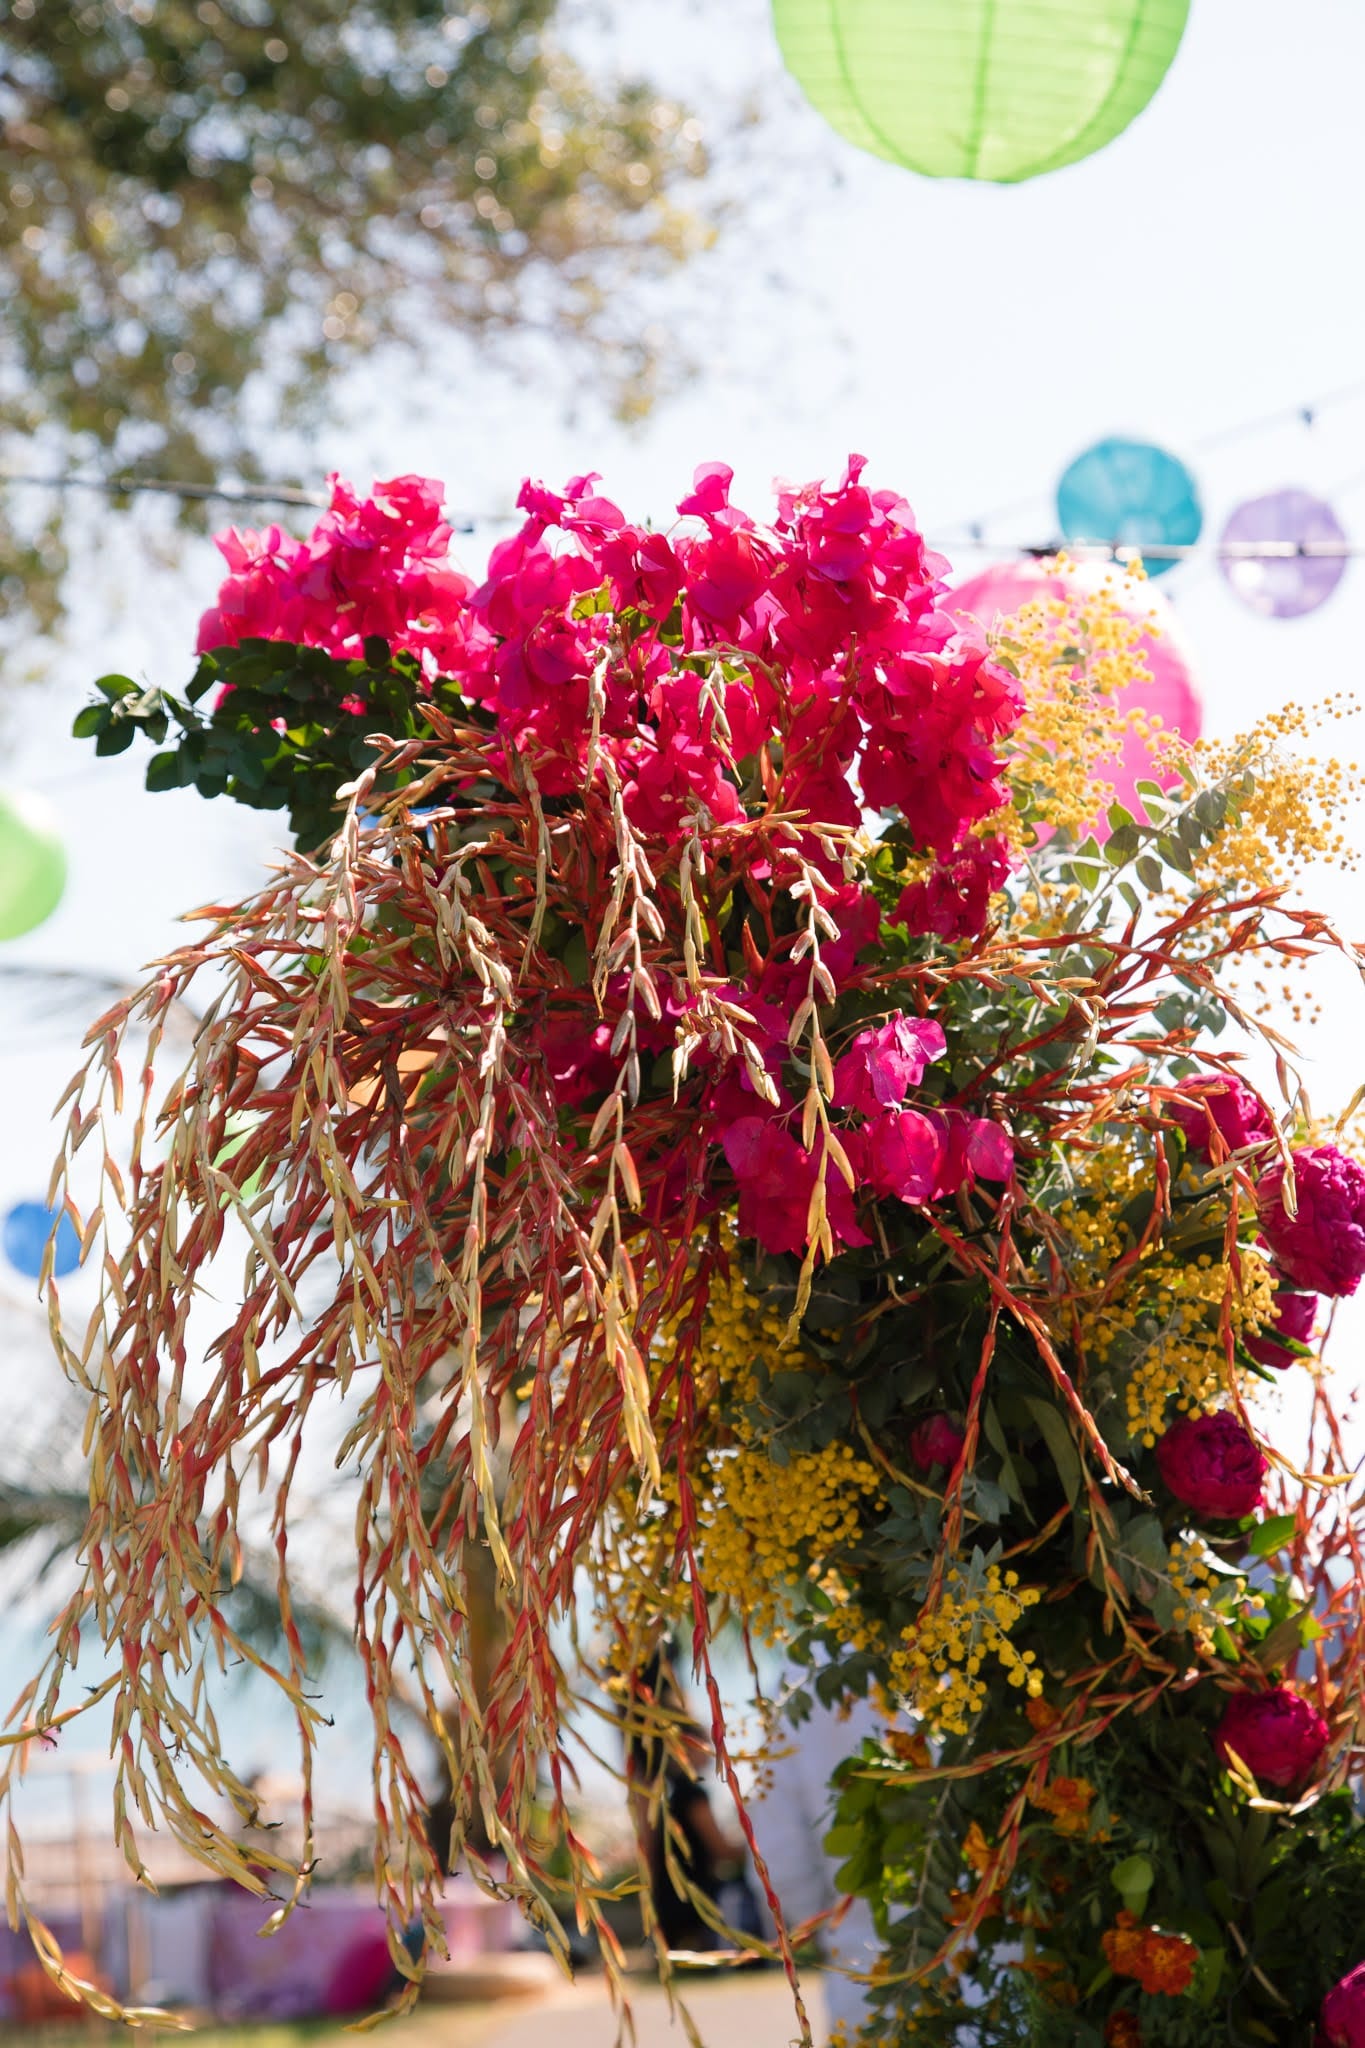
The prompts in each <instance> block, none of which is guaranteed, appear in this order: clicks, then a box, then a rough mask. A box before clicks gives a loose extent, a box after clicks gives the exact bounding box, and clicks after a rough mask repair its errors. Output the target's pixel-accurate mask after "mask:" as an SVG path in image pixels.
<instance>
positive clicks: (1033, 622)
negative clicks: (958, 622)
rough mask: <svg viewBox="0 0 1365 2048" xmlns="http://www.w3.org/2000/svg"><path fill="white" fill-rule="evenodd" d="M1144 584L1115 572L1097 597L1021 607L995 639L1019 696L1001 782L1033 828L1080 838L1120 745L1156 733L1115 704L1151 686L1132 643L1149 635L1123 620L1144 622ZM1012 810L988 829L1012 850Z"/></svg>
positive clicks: (1150, 630) (1144, 719) (1106, 798)
mask: <svg viewBox="0 0 1365 2048" xmlns="http://www.w3.org/2000/svg"><path fill="white" fill-rule="evenodd" d="M1054 566H1055V567H1056V569H1057V570H1058V571H1059V572H1060V573H1061V574H1063V575H1067V574H1068V573H1069V572H1070V571H1071V569H1072V567H1073V565H1072V563H1071V562H1069V561H1068V559H1067V557H1066V556H1065V555H1059V556H1058V557H1057V559H1056V563H1055V565H1054ZM1145 580H1146V579H1145V577H1144V576H1143V575H1142V573H1141V571H1140V570H1139V571H1136V572H1133V571H1130V570H1127V569H1123V568H1119V567H1118V566H1115V567H1114V568H1112V569H1111V570H1109V571H1108V572H1107V573H1106V575H1105V577H1104V580H1103V582H1102V583H1101V584H1100V585H1099V587H1098V588H1096V587H1093V586H1091V585H1089V584H1083V583H1080V582H1077V583H1076V584H1075V585H1074V586H1073V587H1072V588H1071V589H1069V590H1068V592H1067V594H1066V596H1065V597H1039V598H1035V599H1033V600H1032V601H1031V602H1030V603H1028V604H1025V605H1022V606H1021V607H1020V609H1019V610H1018V612H1016V613H1015V614H1014V616H1013V617H1012V618H1009V619H1006V620H1004V621H1002V622H1001V625H1000V627H999V629H998V632H997V633H996V635H995V636H994V637H995V639H996V641H997V644H998V645H999V648H1000V651H1001V652H1002V653H1003V654H1005V655H1007V656H1008V657H1009V658H1010V659H1011V660H1012V661H1013V663H1014V666H1015V667H1016V668H1017V670H1018V671H1019V677H1020V681H1021V682H1022V684H1023V688H1024V700H1025V709H1024V716H1023V718H1022V720H1021V721H1020V724H1019V725H1018V727H1017V728H1016V730H1015V732H1014V734H1013V736H1012V739H1011V748H1010V751H1011V763H1010V769H1009V781H1010V784H1011V787H1012V789H1013V791H1014V794H1015V803H1016V805H1017V806H1018V807H1019V810H1023V809H1026V810H1027V813H1028V816H1029V818H1030V820H1031V821H1032V827H1033V828H1036V827H1039V826H1041V827H1044V828H1046V829H1048V830H1050V831H1054V832H1055V831H1062V832H1067V833H1070V834H1071V835H1072V836H1073V837H1075V838H1084V836H1085V834H1086V833H1087V832H1088V831H1089V830H1090V828H1091V826H1092V824H1093V823H1094V822H1095V820H1096V819H1097V818H1100V817H1102V816H1103V814H1104V812H1105V811H1106V810H1107V809H1108V807H1109V805H1110V804H1111V803H1112V802H1113V800H1114V787H1113V783H1112V782H1111V781H1110V780H1109V774H1110V773H1112V770H1113V768H1114V766H1115V764H1116V760H1117V757H1118V755H1119V753H1120V752H1121V750H1122V747H1123V742H1124V740H1125V738H1126V737H1127V735H1128V734H1129V733H1130V732H1131V733H1139V734H1141V735H1142V736H1143V737H1144V738H1147V737H1150V736H1151V735H1153V734H1154V733H1155V732H1156V731H1157V730H1158V728H1159V727H1160V725H1161V720H1160V718H1159V717H1154V716H1153V715H1152V714H1150V713H1148V712H1146V711H1144V710H1143V709H1142V708H1141V707H1140V706H1138V707H1136V708H1135V709H1133V710H1132V711H1125V710H1123V709H1122V708H1121V705H1120V702H1119V699H1120V696H1121V693H1122V692H1123V691H1124V690H1126V689H1128V688H1129V687H1130V686H1131V685H1132V684H1134V683H1139V684H1140V683H1144V682H1150V680H1151V670H1150V668H1149V666H1148V663H1147V658H1146V656H1145V655H1144V653H1143V651H1142V645H1141V643H1142V639H1143V635H1144V632H1145V633H1147V634H1149V635H1150V636H1151V637H1153V638H1154V637H1155V636H1156V632H1157V628H1156V627H1155V626H1154V625H1153V624H1150V623H1144V621H1143V619H1142V617H1141V616H1139V617H1137V618H1135V617H1133V616H1132V614H1133V613H1134V612H1137V613H1139V614H1141V613H1142V612H1143V609H1144V607H1143V593H1142V585H1143V583H1144V582H1145ZM1019 810H1015V809H1012V810H1010V811H1009V812H1006V813H1004V814H1002V816H1001V817H1000V818H997V819H993V820H991V821H990V829H991V830H994V831H997V832H1000V833H1002V834H1003V835H1005V836H1011V834H1012V836H1013V837H1014V838H1015V840H1016V841H1017V840H1018V839H1019V838H1020V832H1021V822H1022V821H1021V819H1020V816H1019ZM1024 831H1025V834H1026V836H1028V837H1030V838H1032V837H1034V836H1035V833H1034V830H1033V829H1030V828H1029V827H1024ZM1049 893H1050V892H1049Z"/></svg>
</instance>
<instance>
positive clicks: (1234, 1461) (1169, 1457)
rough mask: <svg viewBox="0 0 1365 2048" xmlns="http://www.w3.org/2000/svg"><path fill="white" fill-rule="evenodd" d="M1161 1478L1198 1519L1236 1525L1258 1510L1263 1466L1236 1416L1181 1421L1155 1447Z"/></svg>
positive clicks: (1256, 1447)
mask: <svg viewBox="0 0 1365 2048" xmlns="http://www.w3.org/2000/svg"><path fill="white" fill-rule="evenodd" d="M1156 1461H1157V1464H1158V1466H1159V1467H1160V1469H1161V1476H1162V1478H1163V1479H1164V1480H1165V1482H1166V1484H1167V1486H1169V1487H1170V1489H1171V1492H1172V1493H1173V1494H1174V1495H1175V1497H1176V1499H1177V1500H1181V1501H1184V1503H1185V1505H1186V1507H1190V1508H1193V1509H1194V1512H1195V1513H1196V1514H1197V1515H1213V1516H1216V1517H1217V1518H1218V1519H1219V1520H1220V1521H1229V1522H1238V1521H1240V1520H1241V1518H1242V1516H1243V1515H1254V1514H1255V1512H1256V1510H1257V1508H1258V1507H1259V1506H1260V1505H1261V1487H1262V1485H1263V1483H1264V1481H1265V1474H1266V1462H1265V1459H1264V1458H1263V1457H1262V1455H1261V1447H1260V1445H1259V1444H1258V1443H1257V1442H1256V1439H1255V1438H1254V1437H1253V1436H1251V1435H1250V1434H1249V1433H1248V1432H1247V1431H1246V1430H1245V1429H1243V1427H1242V1425H1241V1423H1240V1422H1239V1421H1238V1420H1237V1418H1236V1416H1235V1415H1229V1414H1228V1413H1227V1412H1226V1411H1225V1410H1224V1409H1219V1410H1218V1411H1217V1413H1216V1414H1213V1415H1185V1416H1182V1417H1181V1419H1180V1421H1179V1422H1173V1423H1172V1424H1171V1427H1170V1428H1169V1429H1168V1430H1167V1431H1166V1434H1165V1435H1164V1436H1163V1437H1162V1438H1161V1440H1160V1442H1159V1443H1158V1444H1157V1447H1156Z"/></svg>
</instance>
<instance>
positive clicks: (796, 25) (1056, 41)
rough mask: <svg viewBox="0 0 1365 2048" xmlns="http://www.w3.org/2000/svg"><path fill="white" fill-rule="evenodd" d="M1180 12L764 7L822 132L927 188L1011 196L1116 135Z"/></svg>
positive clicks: (840, 2)
mask: <svg viewBox="0 0 1365 2048" xmlns="http://www.w3.org/2000/svg"><path fill="white" fill-rule="evenodd" d="M1188 14H1189V0H773V19H774V25H775V27H776V29H777V40H778V43H779V44H780V46H781V50H782V55H783V58H784V59H785V61H786V64H787V68H788V69H789V70H790V72H791V74H792V77H793V78H794V79H795V80H796V82H797V84H798V85H799V86H800V87H801V90H802V91H803V92H804V93H805V95H806V97H807V99H809V101H810V102H811V105H812V106H813V107H815V109H816V110H817V112H819V113H821V114H823V115H824V117H825V119H826V120H827V121H828V122H829V123H830V125H831V127H833V128H837V129H838V131H839V133H840V134H841V135H843V136H846V137H847V139H848V140H849V141H850V142H856V143H857V144H858V146H859V148H861V149H867V150H870V151H871V152H872V154H873V155H874V156H882V157H887V158H889V159H890V161H891V162H892V163H896V164H904V165H905V166H906V168H907V169H909V170H912V171H919V172H921V173H922V174H923V175H924V176H925V177H929V178H981V179H987V180H990V181H992V182H994V183H995V184H1000V185H1013V184H1018V183H1019V182H1020V181H1021V180H1022V179H1024V178H1036V177H1038V176H1039V174H1040V173H1041V172H1043V171H1056V170H1060V169H1061V167H1062V165H1063V164H1074V163H1078V162H1079V161H1080V159H1081V158H1082V157H1086V156H1090V155H1092V154H1093V153H1094V151H1095V150H1097V149H1103V148H1104V146H1105V144H1106V143H1108V142H1112V141H1113V140H1114V137H1115V136H1116V135H1121V134H1122V133H1123V131H1124V129H1125V128H1126V127H1127V126H1128V124H1129V122H1130V121H1132V120H1134V119H1135V118H1136V116H1137V115H1138V114H1140V113H1141V112H1142V109H1143V108H1144V107H1145V106H1146V104H1147V102H1148V100H1150V99H1151V97H1152V95H1153V93H1154V92H1155V91H1156V89H1157V87H1158V86H1159V85H1160V83H1161V81H1162V79H1163V78H1164V77H1165V75H1166V72H1167V69H1168V68H1169V66H1170V62H1171V59H1172V58H1173V57H1174V55H1175V53H1176V50H1177V48H1178V47H1179V44H1180V38H1181V35H1182V34H1183V32H1184V28H1185V21H1186V17H1187V15H1188Z"/></svg>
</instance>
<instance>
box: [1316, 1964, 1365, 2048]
mask: <svg viewBox="0 0 1365 2048" xmlns="http://www.w3.org/2000/svg"><path fill="white" fill-rule="evenodd" d="M1318 2027H1319V2035H1318V2038H1319V2040H1320V2042H1321V2044H1322V2048H1365V1963H1357V1964H1356V1966H1355V1968H1354V1970H1348V1971H1347V1973H1346V1975H1345V1976H1344V1977H1343V1978H1342V1979H1341V1980H1340V1982H1339V1983H1336V1984H1334V1985H1333V1986H1332V1988H1331V1990H1330V1991H1329V1992H1328V1994H1327V1996H1326V1998H1324V1999H1323V2001H1322V2011H1321V2013H1320V2014H1319V2015H1318Z"/></svg>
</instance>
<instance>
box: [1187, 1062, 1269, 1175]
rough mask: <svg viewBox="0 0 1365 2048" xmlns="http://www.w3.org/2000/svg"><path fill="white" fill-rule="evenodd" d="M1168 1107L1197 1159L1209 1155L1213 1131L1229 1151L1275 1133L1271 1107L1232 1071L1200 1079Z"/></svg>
mask: <svg viewBox="0 0 1365 2048" xmlns="http://www.w3.org/2000/svg"><path fill="white" fill-rule="evenodd" d="M1170 1110H1171V1115H1172V1117H1173V1118H1174V1119H1175V1121H1176V1123H1178V1124H1179V1126H1180V1128H1181V1130H1182V1131H1183V1132H1184V1133H1185V1140H1186V1143H1187V1144H1188V1145H1189V1148H1190V1150H1191V1152H1193V1153H1194V1155H1195V1157H1196V1158H1197V1159H1208V1158H1209V1157H1210V1156H1211V1152H1212V1142H1213V1133H1214V1132H1215V1131H1216V1132H1217V1134H1218V1136H1219V1137H1220V1138H1221V1139H1222V1141H1223V1147H1224V1148H1226V1150H1227V1151H1229V1152H1244V1151H1245V1150H1246V1148H1247V1146H1248V1145H1264V1144H1268V1143H1269V1141H1270V1140H1271V1139H1272V1138H1273V1137H1274V1135H1275V1124H1274V1120H1273V1118H1272V1117H1271V1114H1270V1111H1269V1110H1268V1109H1267V1108H1266V1106H1265V1104H1264V1103H1263V1102H1262V1101H1261V1099H1260V1097H1259V1096H1258V1095H1255V1094H1253V1093H1252V1091H1251V1089H1250V1088H1248V1087H1247V1085H1246V1082H1245V1081H1239V1080H1238V1079H1237V1076H1236V1075H1235V1074H1229V1075H1227V1076H1226V1078H1225V1079H1223V1080H1219V1081H1201V1082H1200V1083H1199V1084H1198V1086H1197V1087H1194V1088H1191V1090H1190V1091H1189V1094H1188V1095H1187V1096H1186V1097H1185V1099H1184V1100H1183V1101H1180V1102H1172V1103H1171V1105H1170Z"/></svg>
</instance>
